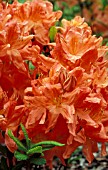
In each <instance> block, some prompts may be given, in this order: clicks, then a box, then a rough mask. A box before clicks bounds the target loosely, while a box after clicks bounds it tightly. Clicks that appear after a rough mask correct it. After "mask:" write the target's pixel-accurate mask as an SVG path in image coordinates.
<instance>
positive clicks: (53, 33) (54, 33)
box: [49, 26, 57, 42]
mask: <svg viewBox="0 0 108 170" xmlns="http://www.w3.org/2000/svg"><path fill="white" fill-rule="evenodd" d="M56 33H57V29H56V27H55V26H52V27H51V28H50V31H49V37H50V41H51V42H54V39H55V36H56Z"/></svg>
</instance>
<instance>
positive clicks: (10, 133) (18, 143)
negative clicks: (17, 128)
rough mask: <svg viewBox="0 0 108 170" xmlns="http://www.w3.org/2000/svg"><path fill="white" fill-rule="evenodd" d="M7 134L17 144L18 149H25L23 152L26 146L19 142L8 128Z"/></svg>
mask: <svg viewBox="0 0 108 170" xmlns="http://www.w3.org/2000/svg"><path fill="white" fill-rule="evenodd" d="M8 135H9V137H10V138H11V139H13V141H14V142H15V143H16V144H17V146H18V149H19V150H21V151H25V152H26V151H27V149H26V147H25V146H24V145H23V144H22V143H21V142H20V140H19V139H18V138H16V137H15V136H14V135H13V133H12V131H11V130H10V129H9V130H8Z"/></svg>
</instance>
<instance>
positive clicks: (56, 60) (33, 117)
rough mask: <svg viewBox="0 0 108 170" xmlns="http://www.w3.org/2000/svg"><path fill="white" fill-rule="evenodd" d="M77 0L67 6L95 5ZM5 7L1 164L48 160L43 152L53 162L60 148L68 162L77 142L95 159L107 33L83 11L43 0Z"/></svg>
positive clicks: (105, 129) (106, 104)
mask: <svg viewBox="0 0 108 170" xmlns="http://www.w3.org/2000/svg"><path fill="white" fill-rule="evenodd" d="M79 3H80V7H79V6H78V4H74V5H75V6H74V7H72V8H70V10H71V12H72V11H73V14H72V15H74V14H75V12H76V13H77V12H81V9H82V6H84V7H85V6H86V7H87V8H89V7H90V10H91V11H92V3H91V1H89V3H86V1H79ZM93 4H94V3H93ZM65 5H66V3H65ZM66 8H67V7H66ZM66 8H65V9H64V10H67V9H66ZM106 8H107V7H105V9H106ZM100 10H101V11H102V9H100ZM67 11H68V10H67ZM67 11H65V14H66V13H67ZM0 13H1V17H0V129H1V131H0V141H1V152H2V153H3V147H2V144H4V143H5V145H6V147H5V148H4V149H6V153H5V154H6V155H4V156H3V157H2V162H3V165H2V167H3V166H4V164H6V162H8V164H6V165H7V166H8V167H11V166H13V165H14V166H16V168H17V169H18V168H19V167H21V166H22V162H23V163H24V164H25V166H28V167H29V166H31V165H30V164H37V162H38V164H39V165H40V164H43V163H45V160H44V158H43V152H44V157H45V159H46V161H47V162H48V164H49V165H50V166H51V163H52V160H53V157H54V156H55V155H56V156H57V157H59V158H60V159H61V161H62V163H64V159H67V158H69V157H70V156H71V154H72V153H73V152H74V151H75V150H76V149H77V148H78V147H79V146H82V152H83V154H84V155H85V157H86V159H87V160H88V162H89V163H91V162H92V160H93V159H94V152H97V151H98V146H97V143H98V142H101V143H102V155H105V153H106V149H105V142H108V69H107V60H106V59H105V57H106V53H107V52H108V46H104V45H103V38H102V37H99V38H97V37H96V36H95V35H93V32H92V29H91V27H90V26H89V25H88V24H87V23H86V22H85V21H84V18H82V17H80V16H76V17H75V18H73V19H72V20H70V21H68V20H66V19H64V18H62V12H61V11H60V10H58V11H53V5H52V4H51V3H50V2H48V1H44V0H33V1H27V2H25V3H19V2H17V1H15V2H13V3H12V4H8V3H5V2H2V3H1V4H0ZM83 13H84V12H83ZM83 13H81V15H82V14H83ZM60 18H62V19H60ZM70 19H71V18H70ZM59 21H60V24H57V23H58V22H59ZM98 23H99V22H98ZM91 26H92V25H91ZM21 122H22V124H21V128H20V123H21ZM25 140H26V142H25ZM52 141H56V142H52ZM32 143H34V144H32ZM61 143H63V144H65V145H62V146H61ZM59 145H60V146H61V147H59ZM7 148H8V149H7ZM13 153H14V156H13ZM6 157H7V158H6ZM32 158H33V159H32ZM34 158H36V162H35V161H34ZM16 159H17V164H16ZM31 159H32V161H31V163H30V164H29V165H26V164H27V163H28V162H29V161H28V160H31ZM18 161H19V162H18ZM20 161H21V162H20ZM6 168H7V167H5V169H6ZM12 168H13V167H12Z"/></svg>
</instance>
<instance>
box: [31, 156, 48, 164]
mask: <svg viewBox="0 0 108 170" xmlns="http://www.w3.org/2000/svg"><path fill="white" fill-rule="evenodd" d="M30 163H32V164H35V165H43V164H46V160H45V159H44V158H32V159H31V160H30Z"/></svg>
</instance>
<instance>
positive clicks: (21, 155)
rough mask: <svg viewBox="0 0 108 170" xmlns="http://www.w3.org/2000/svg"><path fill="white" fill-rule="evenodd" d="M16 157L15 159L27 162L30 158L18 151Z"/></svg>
mask: <svg viewBox="0 0 108 170" xmlns="http://www.w3.org/2000/svg"><path fill="white" fill-rule="evenodd" d="M14 156H15V158H17V159H19V160H21V161H22V160H27V159H28V158H29V157H28V155H25V154H22V153H20V152H18V151H15V153H14Z"/></svg>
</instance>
